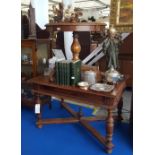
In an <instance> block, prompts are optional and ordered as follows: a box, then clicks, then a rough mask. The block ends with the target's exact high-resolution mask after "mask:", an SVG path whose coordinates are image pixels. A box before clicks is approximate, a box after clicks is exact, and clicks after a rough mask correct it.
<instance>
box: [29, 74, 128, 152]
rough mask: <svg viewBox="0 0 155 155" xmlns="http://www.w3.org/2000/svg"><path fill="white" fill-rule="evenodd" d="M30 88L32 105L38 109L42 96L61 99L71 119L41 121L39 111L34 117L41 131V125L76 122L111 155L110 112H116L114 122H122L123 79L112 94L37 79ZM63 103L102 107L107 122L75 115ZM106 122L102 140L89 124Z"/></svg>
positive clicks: (111, 121)
mask: <svg viewBox="0 0 155 155" xmlns="http://www.w3.org/2000/svg"><path fill="white" fill-rule="evenodd" d="M29 82H30V83H32V84H33V92H34V94H35V103H36V105H40V108H41V106H42V105H41V101H40V96H41V95H48V96H53V97H57V98H61V103H60V104H61V107H63V108H65V109H66V110H67V111H68V112H69V113H70V114H71V115H72V117H69V118H52V119H43V118H42V117H41V112H42V110H40V111H39V113H37V121H36V125H37V126H38V127H39V128H41V127H42V125H43V124H60V123H76V122H79V123H80V124H81V125H82V126H84V127H85V128H86V129H87V130H88V131H89V132H90V133H91V134H93V135H94V136H95V137H96V138H97V139H98V140H99V141H100V142H101V143H102V144H103V145H104V146H105V150H106V152H107V153H111V152H112V149H113V147H114V145H113V143H112V136H113V128H114V117H113V110H114V109H116V108H117V109H118V116H117V119H118V120H121V118H122V116H121V114H122V106H123V100H122V93H123V91H124V89H125V87H126V78H125V79H124V80H123V81H121V82H119V83H117V84H116V85H115V88H114V89H113V90H112V91H111V92H96V91H93V90H83V89H80V88H79V87H77V86H62V85H58V84H55V83H52V82H50V81H49V77H45V76H38V77H34V78H32V79H30V80H29ZM64 100H70V101H71V102H72V101H73V103H74V101H75V102H78V103H85V104H88V105H93V106H97V107H99V106H102V107H104V108H105V110H106V111H107V116H106V118H103V117H102V118H101V116H100V117H99V116H89V117H85V116H83V115H82V112H81V111H79V112H75V111H73V109H71V108H70V107H69V105H68V104H67V103H65V102H64ZM98 120H106V128H105V130H106V136H105V137H103V136H101V135H100V133H99V132H98V131H97V130H96V129H94V128H93V127H92V126H91V125H90V124H89V123H88V122H90V121H98Z"/></svg>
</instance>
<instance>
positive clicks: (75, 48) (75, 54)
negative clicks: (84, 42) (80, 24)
mask: <svg viewBox="0 0 155 155" xmlns="http://www.w3.org/2000/svg"><path fill="white" fill-rule="evenodd" d="M71 51H72V52H73V60H74V61H76V60H79V54H80V51H81V45H80V43H79V40H78V35H77V34H75V35H74V36H73V43H72V45H71Z"/></svg>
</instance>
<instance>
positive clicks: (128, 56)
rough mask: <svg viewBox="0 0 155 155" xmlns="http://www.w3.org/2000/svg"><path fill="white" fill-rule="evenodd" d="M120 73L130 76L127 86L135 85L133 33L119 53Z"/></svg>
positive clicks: (125, 40)
mask: <svg viewBox="0 0 155 155" xmlns="http://www.w3.org/2000/svg"><path fill="white" fill-rule="evenodd" d="M119 64H120V70H119V71H120V72H121V73H122V74H128V75H129V76H130V78H129V79H128V80H127V86H128V87H132V85H133V33H131V34H129V35H128V36H127V37H126V38H125V39H124V41H123V44H122V45H121V47H120V52H119Z"/></svg>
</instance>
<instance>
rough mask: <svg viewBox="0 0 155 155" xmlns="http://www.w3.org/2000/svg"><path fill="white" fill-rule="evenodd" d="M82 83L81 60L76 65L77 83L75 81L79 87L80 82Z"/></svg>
mask: <svg viewBox="0 0 155 155" xmlns="http://www.w3.org/2000/svg"><path fill="white" fill-rule="evenodd" d="M80 81H81V61H80V60H79V61H78V62H77V63H76V81H75V84H76V85H77V84H78V82H80Z"/></svg>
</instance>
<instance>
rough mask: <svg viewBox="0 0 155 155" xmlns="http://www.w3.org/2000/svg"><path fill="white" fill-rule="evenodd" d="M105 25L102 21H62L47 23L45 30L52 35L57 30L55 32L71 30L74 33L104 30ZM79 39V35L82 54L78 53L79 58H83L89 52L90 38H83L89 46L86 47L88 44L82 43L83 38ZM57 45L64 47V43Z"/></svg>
mask: <svg viewBox="0 0 155 155" xmlns="http://www.w3.org/2000/svg"><path fill="white" fill-rule="evenodd" d="M105 26H106V24H104V23H95V22H92V23H64V22H60V23H50V24H47V25H46V30H47V31H49V32H50V33H51V36H53V33H54V31H57V32H64V31H73V32H76V33H79V32H85V33H86V32H89V31H93V32H102V31H104V30H105ZM80 40H81V37H80V38H79V42H80V43H81V42H82V46H81V48H82V50H81V53H82V54H81V53H80V58H81V59H83V58H85V56H86V55H88V53H90V38H88V39H85V40H86V42H87V44H89V48H88V45H87V47H86V46H85V45H84V43H85V40H83V41H82V40H81V41H80ZM62 41H63V39H62V40H61V42H62ZM88 42H89V43H88ZM59 45H60V48H62V49H64V47H63V46H64V44H62V43H59ZM84 48H85V51H86V52H84ZM87 50H88V51H87ZM84 53H85V54H84ZM86 53H87V54H86ZM73 57H74V55H73Z"/></svg>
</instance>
